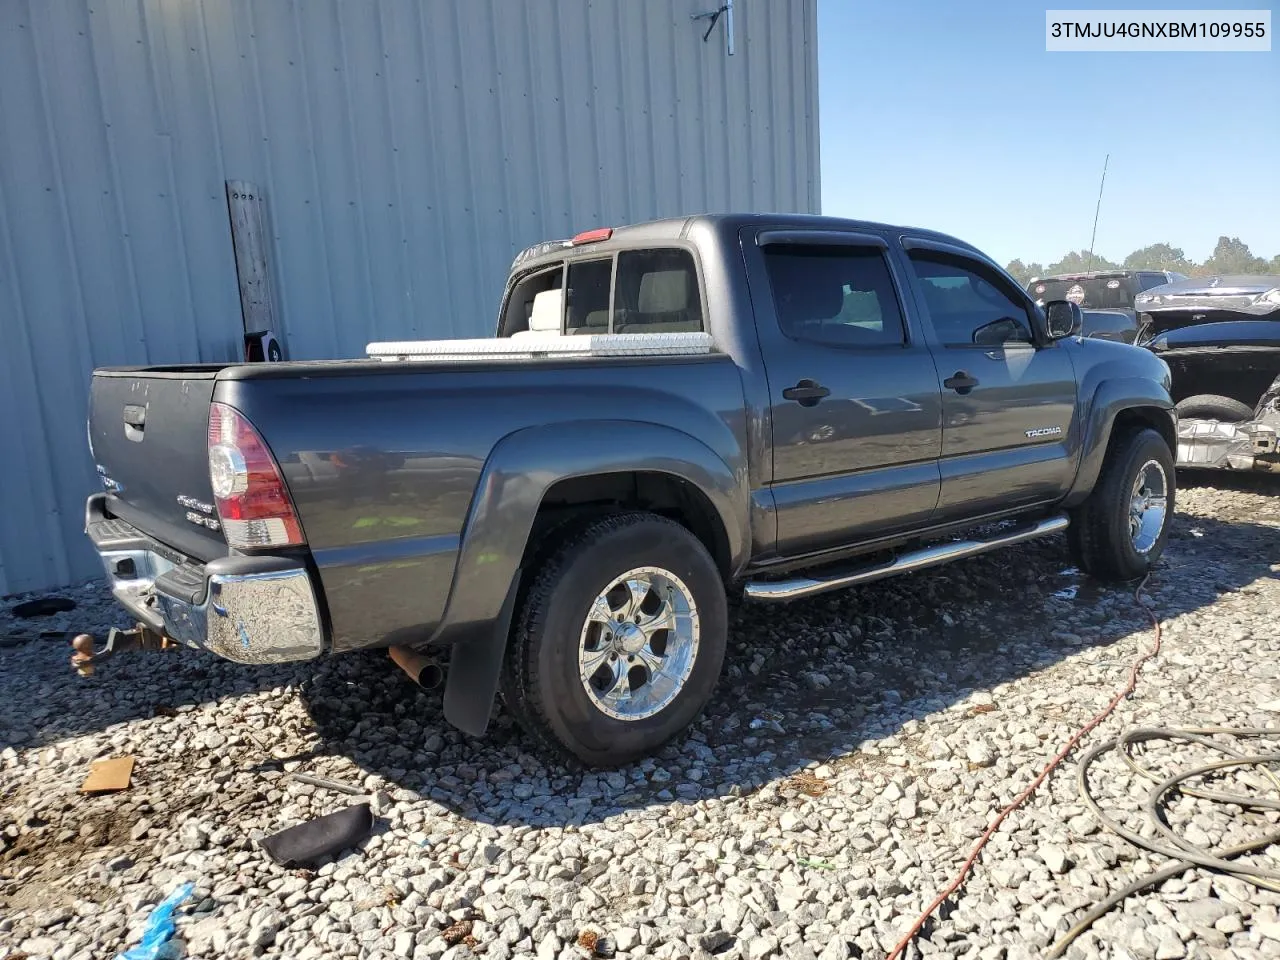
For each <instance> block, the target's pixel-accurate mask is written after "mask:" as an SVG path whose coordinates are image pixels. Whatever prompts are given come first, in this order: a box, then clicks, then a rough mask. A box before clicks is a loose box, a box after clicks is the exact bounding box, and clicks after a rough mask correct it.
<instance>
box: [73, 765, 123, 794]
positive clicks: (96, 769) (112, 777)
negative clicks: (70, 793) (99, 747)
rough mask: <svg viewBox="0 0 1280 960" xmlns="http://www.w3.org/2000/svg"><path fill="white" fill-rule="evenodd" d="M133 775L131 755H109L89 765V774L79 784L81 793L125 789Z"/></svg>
mask: <svg viewBox="0 0 1280 960" xmlns="http://www.w3.org/2000/svg"><path fill="white" fill-rule="evenodd" d="M132 776H133V757H111V758H110V759H109V760H95V761H94V762H93V764H92V766H90V767H89V776H87V777H85V781H84V783H83V784H81V786H80V792H81V793H111V792H113V791H116V790H127V789H128V788H129V780H130V778H131V777H132Z"/></svg>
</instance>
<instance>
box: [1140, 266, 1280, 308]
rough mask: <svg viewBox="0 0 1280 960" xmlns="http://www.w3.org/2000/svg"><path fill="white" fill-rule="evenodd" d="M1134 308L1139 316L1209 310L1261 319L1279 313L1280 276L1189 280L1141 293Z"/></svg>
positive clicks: (1198, 278)
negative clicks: (1173, 311) (1175, 311)
mask: <svg viewBox="0 0 1280 960" xmlns="http://www.w3.org/2000/svg"><path fill="white" fill-rule="evenodd" d="M1134 306H1135V307H1136V308H1137V309H1138V311H1139V312H1141V313H1159V312H1164V311H1169V310H1199V311H1204V310H1211V311H1229V312H1233V313H1242V314H1246V315H1249V316H1256V317H1264V316H1266V315H1267V314H1269V313H1272V312H1275V311H1280V276H1277V275H1254V276H1223V277H1191V278H1190V279H1187V280H1177V281H1175V282H1174V283H1166V284H1163V285H1162V286H1159V287H1152V288H1151V289H1149V290H1145V291H1143V292H1142V293H1140V294H1138V296H1137V297H1136V298H1135V299H1134Z"/></svg>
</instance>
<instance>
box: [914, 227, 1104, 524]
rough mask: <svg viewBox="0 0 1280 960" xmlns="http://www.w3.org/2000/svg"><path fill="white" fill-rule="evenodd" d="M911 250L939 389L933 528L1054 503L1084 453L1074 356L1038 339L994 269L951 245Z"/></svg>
mask: <svg viewBox="0 0 1280 960" xmlns="http://www.w3.org/2000/svg"><path fill="white" fill-rule="evenodd" d="M905 246H906V247H907V250H906V258H907V261H908V262H909V263H910V265H911V271H912V275H913V281H914V283H913V286H914V292H915V296H916V301H917V304H918V305H919V307H920V312H921V313H922V314H923V315H924V317H925V319H926V322H927V324H928V326H929V328H930V329H929V333H930V338H931V344H932V348H933V351H934V357H935V361H936V365H937V369H938V375H939V379H940V386H941V388H942V457H941V461H940V466H941V473H942V493H941V496H940V497H939V500H938V510H937V513H936V515H935V519H936V520H937V521H938V522H940V523H941V522H946V521H949V520H957V519H964V518H966V517H978V516H982V515H986V514H991V513H998V512H1001V511H1003V510H1006V509H1014V508H1018V507H1026V506H1030V505H1035V504H1039V503H1051V502H1053V501H1055V500H1058V499H1059V498H1061V497H1062V496H1063V495H1064V494H1065V493H1066V492H1067V490H1068V489H1069V488H1070V486H1071V482H1072V480H1073V479H1074V477H1075V473H1076V465H1077V458H1078V449H1079V444H1078V438H1077V436H1076V432H1077V429H1078V424H1077V422H1076V379H1075V371H1074V368H1073V366H1072V363H1071V357H1070V355H1069V353H1068V351H1067V350H1066V349H1065V348H1064V347H1063V346H1062V345H1061V344H1059V343H1054V342H1050V341H1046V340H1045V339H1044V338H1043V337H1042V336H1041V334H1040V332H1039V331H1038V330H1037V325H1038V324H1039V323H1040V318H1039V311H1038V310H1037V309H1036V307H1035V305H1034V304H1032V303H1031V301H1030V300H1029V299H1028V298H1027V296H1026V295H1025V294H1024V293H1023V292H1022V290H1020V289H1019V288H1018V287H1017V286H1016V285H1015V284H1014V283H1013V282H1012V281H1010V280H1009V279H1008V278H1007V277H1006V276H1004V274H1003V273H1002V272H1001V271H999V270H997V269H995V268H994V267H993V266H991V265H990V264H989V263H986V262H984V261H983V260H982V259H980V258H978V257H975V256H971V255H970V254H968V253H967V252H966V251H964V250H963V248H960V247H952V246H951V245H949V244H941V243H933V242H932V241H914V240H910V239H908V240H907V241H906V242H905ZM1037 341H1038V342H1037Z"/></svg>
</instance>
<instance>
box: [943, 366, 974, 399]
mask: <svg viewBox="0 0 1280 960" xmlns="http://www.w3.org/2000/svg"><path fill="white" fill-rule="evenodd" d="M942 385H943V386H944V387H946V388H947V389H948V390H954V391H955V392H956V393H960V394H964V393H968V392H969V391H970V390H972V389H973V388H974V387H976V386H977V385H978V379H977V377H971V376H969V374H967V373H965V372H964V371H963V370H957V371H956V372H955V373H954V374H953V375H952V376H949V377H947V379H945V380H943V381H942Z"/></svg>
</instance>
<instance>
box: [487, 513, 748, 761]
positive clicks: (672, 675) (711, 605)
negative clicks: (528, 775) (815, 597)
mask: <svg viewBox="0 0 1280 960" xmlns="http://www.w3.org/2000/svg"><path fill="white" fill-rule="evenodd" d="M544 558H545V559H543V560H542V561H541V562H540V563H539V564H538V566H537V569H536V572H535V574H534V576H533V579H532V580H531V582H530V583H529V585H528V587H527V589H526V591H525V594H524V600H523V605H522V607H521V610H520V613H519V620H518V623H517V626H516V630H515V632H514V634H513V637H512V646H511V649H510V650H509V651H508V655H507V657H506V659H505V661H504V666H503V679H502V690H503V699H504V700H505V701H506V702H507V704H508V705H509V707H510V708H511V710H512V713H513V714H514V715H515V716H516V718H517V719H518V720H519V721H520V723H521V724H522V725H523V726H524V727H525V728H526V729H527V730H528V731H529V733H530V734H531V735H533V736H534V738H535V739H537V740H538V741H539V742H540V743H542V744H543V745H546V746H549V747H553V748H558V749H559V750H561V751H564V752H567V753H570V754H572V755H573V756H575V757H577V758H578V759H580V760H582V761H583V762H585V763H588V764H591V765H593V766H617V765H619V764H623V763H628V762H630V761H632V760H635V759H637V758H639V757H642V756H645V755H647V754H650V753H652V752H654V751H655V750H657V749H658V748H659V747H660V746H662V744H664V743H666V742H667V741H668V740H670V739H671V738H672V737H674V736H676V735H677V734H679V733H680V732H681V731H683V730H684V729H685V728H686V727H687V726H688V725H689V724H690V723H692V722H693V720H694V718H695V717H696V716H697V715H698V713H699V712H701V710H702V709H703V707H704V706H705V705H706V703H707V701H708V700H709V699H710V697H711V693H712V691H713V690H714V689H715V684H716V681H717V680H718V679H719V676H720V667H721V664H722V663H723V660H724V649H725V641H726V636H727V632H728V617H727V612H726V601H725V592H724V584H723V582H722V581H721V578H720V573H719V570H718V569H717V568H716V565H715V562H714V561H713V560H712V559H711V556H710V554H708V553H707V550H706V548H705V547H704V546H703V545H702V543H701V542H700V541H699V540H698V539H697V538H696V537H694V536H693V534H691V533H690V532H689V531H688V530H686V529H685V528H684V527H682V526H680V525H679V524H677V523H674V522H672V521H670V520H667V519H665V518H663V517H659V516H657V515H655V514H649V513H627V514H616V515H610V516H606V517H602V518H599V519H596V520H592V521H588V522H586V523H585V524H583V525H582V526H580V527H578V528H577V529H573V530H571V532H568V533H566V534H563V535H562V538H561V539H560V540H559V542H558V543H557V544H556V545H555V546H554V547H553V548H552V549H551V550H550V551H549V552H548V553H547V554H545V555H544Z"/></svg>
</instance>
